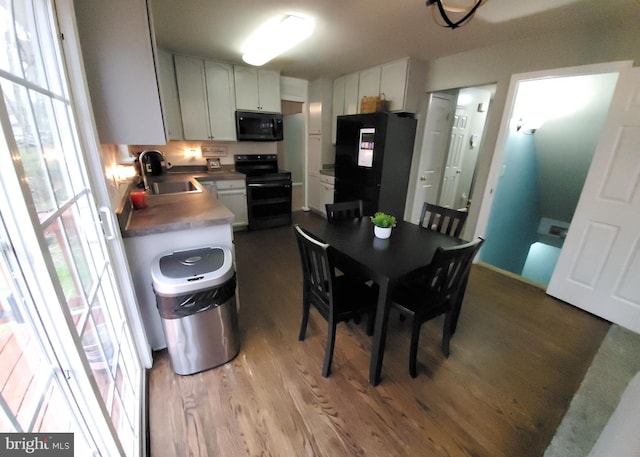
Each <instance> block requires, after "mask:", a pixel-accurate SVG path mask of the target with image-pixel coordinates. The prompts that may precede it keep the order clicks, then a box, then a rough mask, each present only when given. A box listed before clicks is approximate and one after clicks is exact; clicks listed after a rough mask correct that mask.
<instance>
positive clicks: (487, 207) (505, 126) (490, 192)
mask: <svg viewBox="0 0 640 457" xmlns="http://www.w3.org/2000/svg"><path fill="white" fill-rule="evenodd" d="M631 67H633V61H631V60H623V61H615V62H606V63H598V64H591V65H582V66H577V67H565V68H554V69H549V70H540V71H535V72H528V73H517V74H513V75H511V78H510V81H509V90H508V92H507V98H506V101H505V104H504V109H503V113H502V118H501V120H500V129H499V130H498V138H497V140H496V145H495V148H494V151H493V155H492V157H491V165H490V167H489V174H488V177H487V181H486V184H485V188H484V191H483V195H482V200H481V202H480V205H479V207H478V211H479V212H478V219H477V221H476V225H475V229H474V234H473V237H474V238H476V237H479V236H480V237H485V236H486V230H487V226H488V224H489V215H490V214H491V209H492V206H493V199H494V196H495V189H496V187H497V186H498V181H499V180H500V175H501V172H502V162H503V160H504V154H505V148H506V144H507V138H508V134H509V127H510V124H511V122H510V121H511V117H512V115H513V109H514V106H515V102H516V96H517V94H518V88H519V86H520V83H521V82H525V81H531V80H536V79H543V78H562V77H568V76H585V75H596V74H602V73H615V72H621V71H623V70H625V69H628V68H631Z"/></svg>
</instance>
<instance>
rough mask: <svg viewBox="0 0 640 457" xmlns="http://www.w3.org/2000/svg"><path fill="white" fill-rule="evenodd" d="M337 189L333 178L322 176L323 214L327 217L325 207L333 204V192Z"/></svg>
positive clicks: (321, 197) (321, 198)
mask: <svg viewBox="0 0 640 457" xmlns="http://www.w3.org/2000/svg"><path fill="white" fill-rule="evenodd" d="M334 189H335V178H334V177H333V176H326V175H320V200H321V205H322V212H323V213H324V214H325V215H326V214H327V211H326V207H325V205H328V204H331V203H333V191H334Z"/></svg>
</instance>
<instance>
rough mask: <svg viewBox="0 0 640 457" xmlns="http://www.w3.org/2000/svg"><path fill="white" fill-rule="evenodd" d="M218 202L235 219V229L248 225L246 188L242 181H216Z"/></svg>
mask: <svg viewBox="0 0 640 457" xmlns="http://www.w3.org/2000/svg"><path fill="white" fill-rule="evenodd" d="M216 192H217V194H218V200H220V202H221V203H222V204H223V205H224V206H226V207H227V208H228V209H229V210H230V211H231V212H232V213H233V215H234V216H235V217H236V220H235V221H234V223H233V227H234V229H235V228H244V227H246V226H247V225H248V224H249V217H248V215H247V188H246V184H245V181H244V180H241V179H237V180H236V179H234V180H220V181H216Z"/></svg>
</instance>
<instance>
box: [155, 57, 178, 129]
mask: <svg viewBox="0 0 640 457" xmlns="http://www.w3.org/2000/svg"><path fill="white" fill-rule="evenodd" d="M158 73H159V77H160V78H159V79H160V89H161V91H162V92H161V95H162V97H161V100H162V109H163V112H164V118H165V119H166V121H167V122H166V124H167V134H168V137H169V140H183V139H184V136H183V133H182V117H181V115H180V101H179V100H178V86H176V71H175V67H174V66H173V56H172V55H171V53H169V52H167V51H165V50H164V49H158Z"/></svg>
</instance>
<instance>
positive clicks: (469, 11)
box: [427, 0, 488, 29]
mask: <svg viewBox="0 0 640 457" xmlns="http://www.w3.org/2000/svg"><path fill="white" fill-rule="evenodd" d="M487 1H488V0H427V7H432V8H431V11H432V13H433V18H434V20H435V21H436V23H437V24H438V25H441V26H442V27H447V28H450V29H456V28H458V27H460V26H461V25H465V24H466V23H467V22H469V21H470V20H471V19H472V18H473V15H474V14H475V12H476V10H477V9H478V8H480V7H481V6H482V5H483V4H485V3H487ZM434 5H436V6H437V8H435V7H433V6H434ZM438 13H439V14H440V16H439V17H438Z"/></svg>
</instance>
